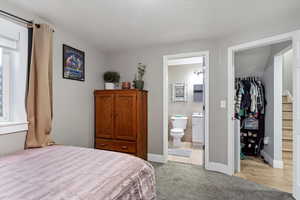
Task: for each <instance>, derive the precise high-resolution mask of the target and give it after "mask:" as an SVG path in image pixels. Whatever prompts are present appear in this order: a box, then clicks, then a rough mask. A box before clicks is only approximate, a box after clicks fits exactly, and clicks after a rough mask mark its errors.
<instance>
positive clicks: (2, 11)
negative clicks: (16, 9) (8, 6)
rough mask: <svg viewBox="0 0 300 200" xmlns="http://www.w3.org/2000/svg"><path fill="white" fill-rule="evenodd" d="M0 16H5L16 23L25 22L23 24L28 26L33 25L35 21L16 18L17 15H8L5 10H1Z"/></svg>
mask: <svg viewBox="0 0 300 200" xmlns="http://www.w3.org/2000/svg"><path fill="white" fill-rule="evenodd" d="M0 14H2V15H4V16H6V17H9V18H12V19H14V20H16V21H18V22H23V23H26V24H29V25H32V24H33V21H29V20H26V19H24V18H22V17H18V16H16V15H13V14H11V13H8V12H6V11H4V10H0Z"/></svg>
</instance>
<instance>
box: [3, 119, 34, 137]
mask: <svg viewBox="0 0 300 200" xmlns="http://www.w3.org/2000/svg"><path fill="white" fill-rule="evenodd" d="M27 130H28V122H1V123H0V135H4V134H10V133H16V132H21V131H27Z"/></svg>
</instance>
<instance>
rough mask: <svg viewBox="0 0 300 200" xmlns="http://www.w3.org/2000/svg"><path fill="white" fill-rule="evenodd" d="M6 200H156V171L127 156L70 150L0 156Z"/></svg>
mask: <svg viewBox="0 0 300 200" xmlns="http://www.w3.org/2000/svg"><path fill="white" fill-rule="evenodd" d="M0 199H1V200H111V199H116V200H119V199H120V200H125V199H126V200H135V199H140V200H154V199H156V191H155V176H154V169H153V167H152V166H151V165H150V164H149V163H148V162H146V161H144V160H142V159H140V158H137V157H134V156H130V155H127V154H122V153H116V152H111V151H102V150H95V149H88V148H79V147H70V146H50V147H45V148H39V149H31V150H25V151H21V152H18V153H16V154H13V155H10V156H5V157H2V158H0Z"/></svg>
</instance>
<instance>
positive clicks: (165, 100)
mask: <svg viewBox="0 0 300 200" xmlns="http://www.w3.org/2000/svg"><path fill="white" fill-rule="evenodd" d="M191 57H204V66H203V68H204V69H205V70H204V77H205V78H204V87H205V93H204V95H205V125H204V126H205V166H206V164H207V163H209V51H201V52H192V53H183V54H175V55H165V56H163V157H164V160H165V161H167V160H168V98H169V95H168V87H169V86H168V61H169V60H171V59H184V58H191ZM199 64H201V65H202V64H203V63H199ZM220 172H222V170H220Z"/></svg>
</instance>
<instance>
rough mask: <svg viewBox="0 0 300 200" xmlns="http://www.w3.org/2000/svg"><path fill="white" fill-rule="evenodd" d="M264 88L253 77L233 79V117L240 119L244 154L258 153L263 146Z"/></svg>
mask: <svg viewBox="0 0 300 200" xmlns="http://www.w3.org/2000/svg"><path fill="white" fill-rule="evenodd" d="M265 106H266V99H265V88H264V86H263V84H262V82H261V81H259V80H257V78H254V77H247V78H237V79H236V80H235V117H236V118H237V119H240V120H241V143H242V144H241V146H242V147H243V148H242V153H243V154H245V155H259V154H260V151H261V149H262V148H263V139H264V136H265V133H264V120H265V117H264V114H265Z"/></svg>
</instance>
